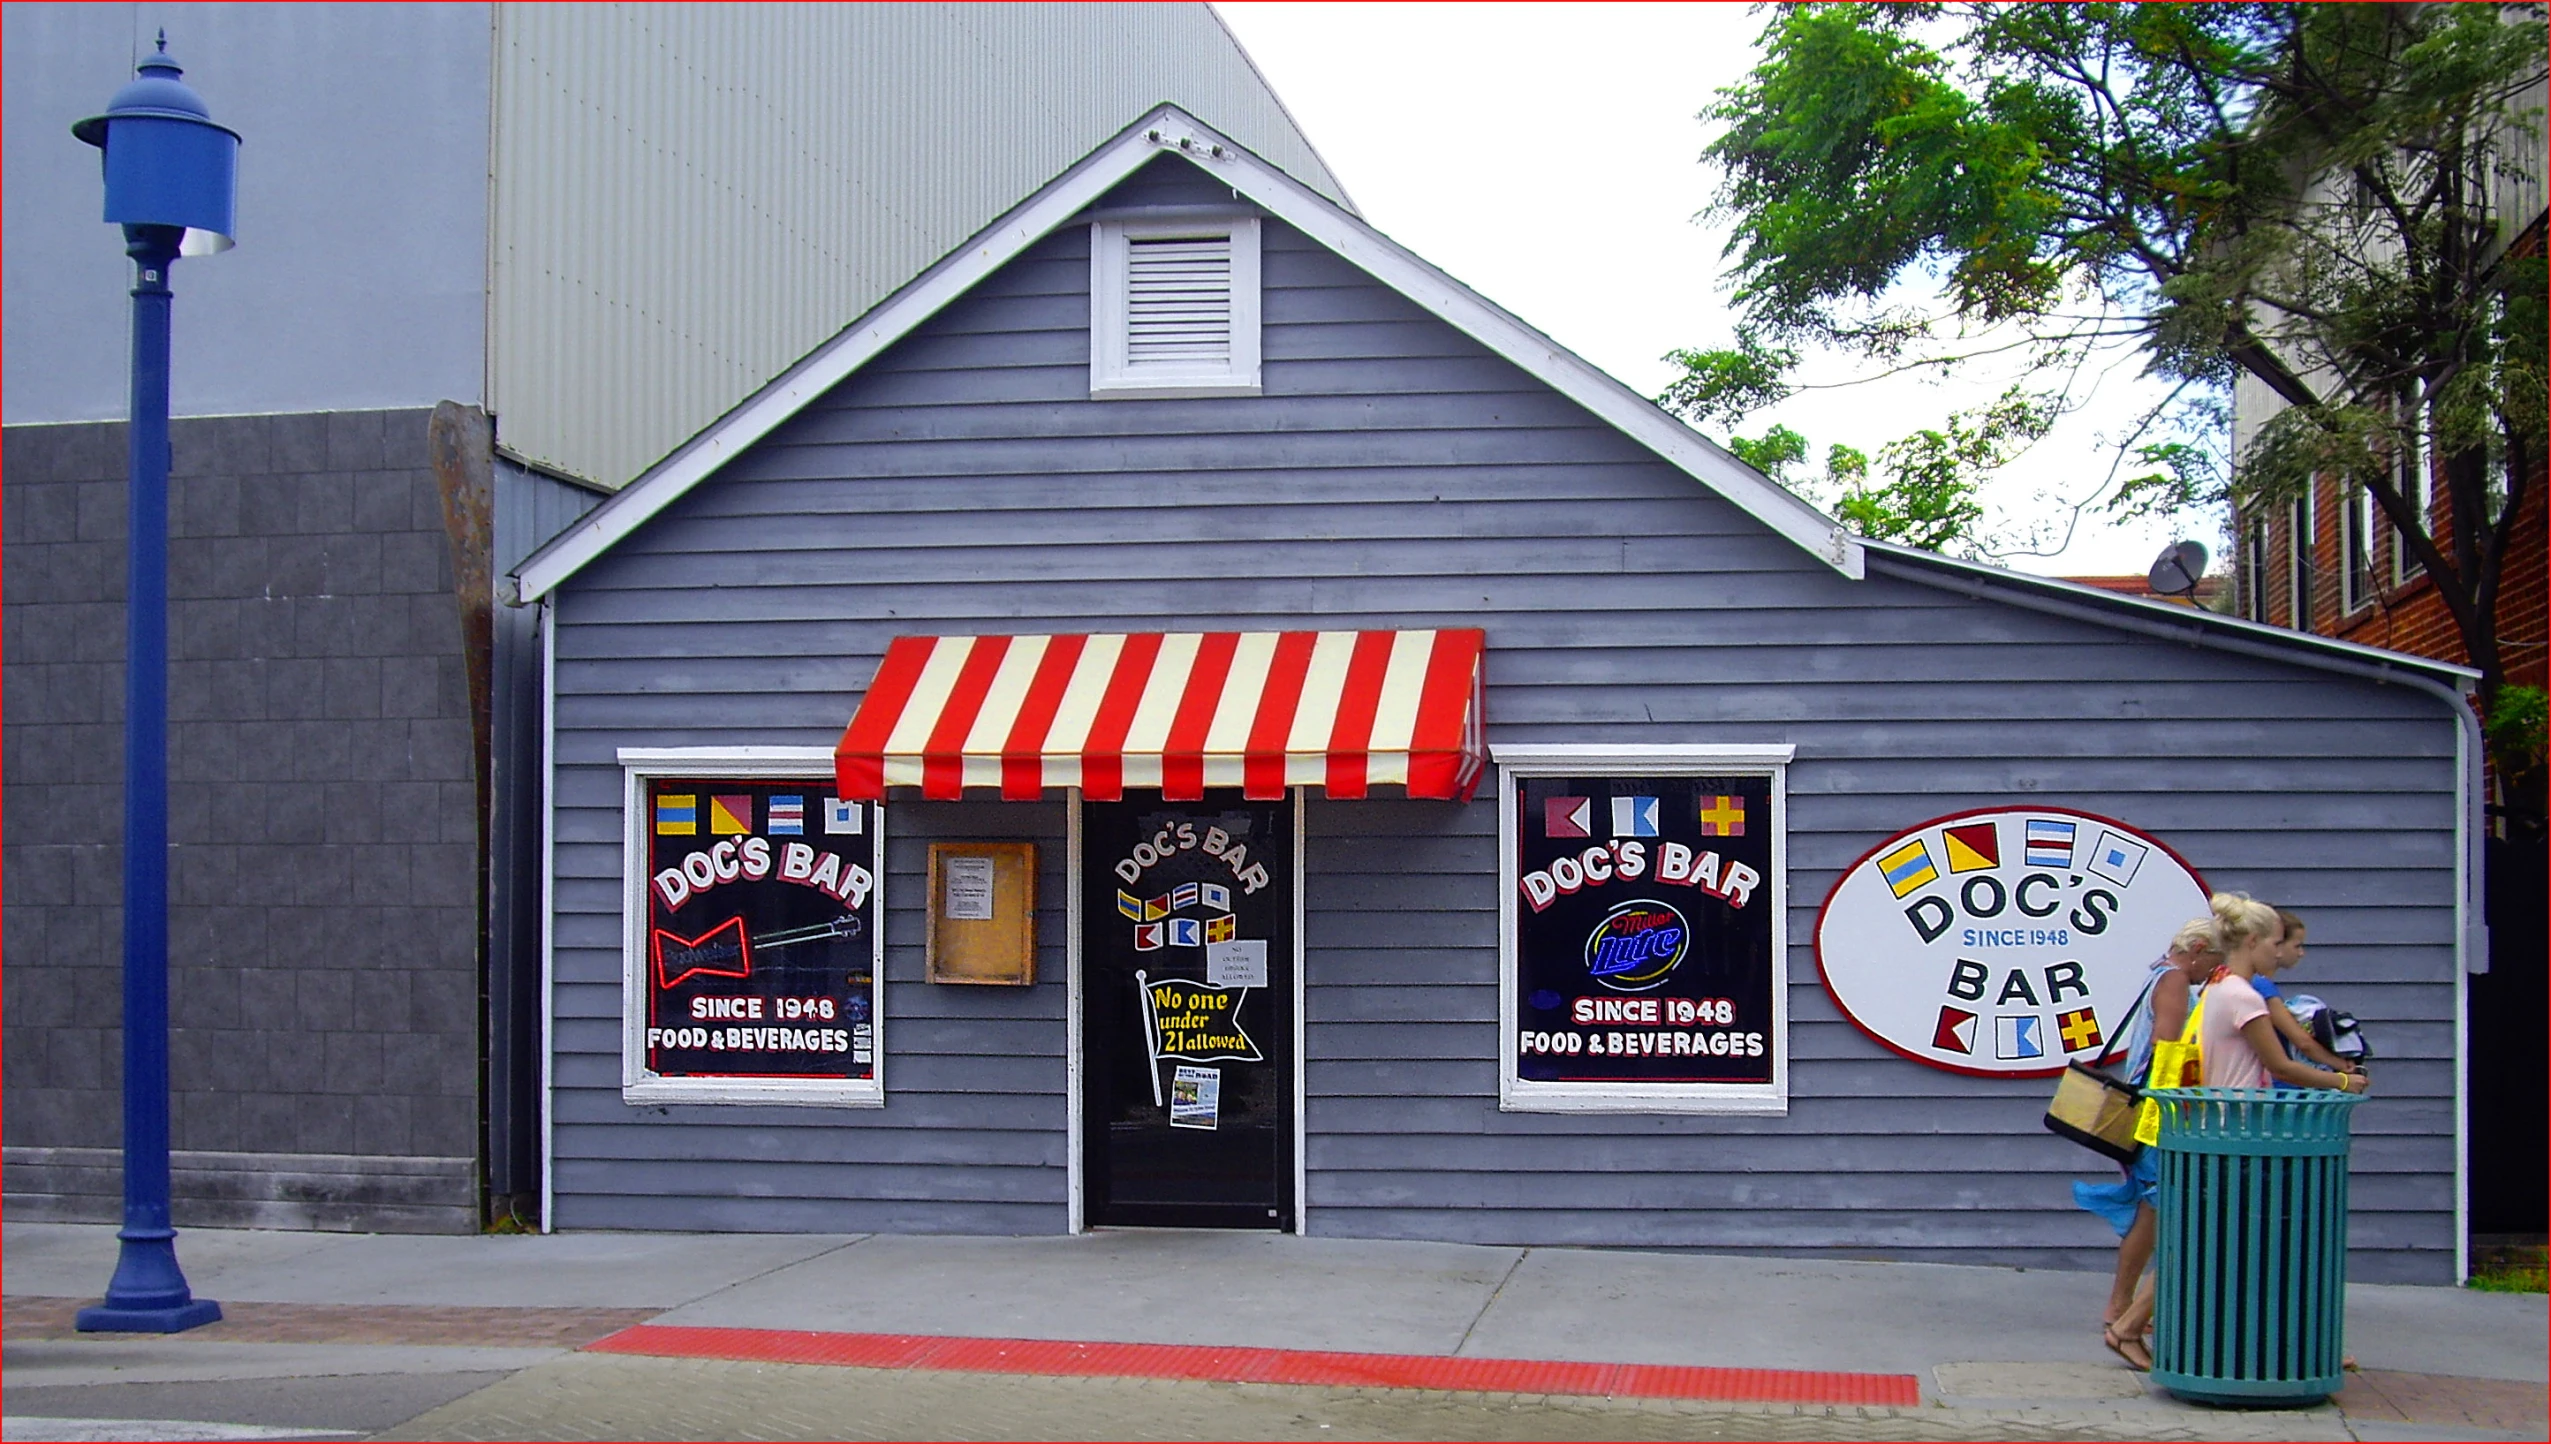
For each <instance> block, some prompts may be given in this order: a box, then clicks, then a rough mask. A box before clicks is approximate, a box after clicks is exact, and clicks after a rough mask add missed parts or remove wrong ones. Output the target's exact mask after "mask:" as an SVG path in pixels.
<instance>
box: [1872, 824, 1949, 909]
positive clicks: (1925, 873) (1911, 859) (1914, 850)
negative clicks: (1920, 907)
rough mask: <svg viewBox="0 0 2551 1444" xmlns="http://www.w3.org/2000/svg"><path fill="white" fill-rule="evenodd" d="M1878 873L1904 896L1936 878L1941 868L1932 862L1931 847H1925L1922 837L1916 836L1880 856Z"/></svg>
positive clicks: (1889, 887)
mask: <svg viewBox="0 0 2551 1444" xmlns="http://www.w3.org/2000/svg"><path fill="white" fill-rule="evenodd" d="M1878 874H1879V876H1881V877H1884V878H1885V879H1886V880H1887V887H1888V889H1889V890H1891V891H1892V892H1894V893H1895V895H1896V896H1897V897H1903V896H1905V895H1906V894H1907V893H1910V892H1912V891H1913V890H1914V889H1915V888H1918V887H1920V886H1922V885H1923V884H1924V883H1928V882H1932V881H1934V880H1936V879H1937V878H1938V877H1939V876H1940V869H1939V868H1938V867H1936V866H1934V865H1933V864H1932V862H1931V849H1929V848H1927V847H1924V846H1923V845H1922V839H1921V838H1918V837H1916V838H1911V839H1908V840H1907V841H1906V842H1905V845H1904V846H1902V847H1899V848H1897V849H1896V850H1895V851H1893V852H1891V853H1888V854H1887V855H1886V856H1884V857H1882V858H1879V859H1878Z"/></svg>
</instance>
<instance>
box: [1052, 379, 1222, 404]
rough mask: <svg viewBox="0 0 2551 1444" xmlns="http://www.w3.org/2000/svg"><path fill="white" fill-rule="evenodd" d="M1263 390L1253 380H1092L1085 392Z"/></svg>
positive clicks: (1129, 397) (1137, 395)
mask: <svg viewBox="0 0 2551 1444" xmlns="http://www.w3.org/2000/svg"><path fill="white" fill-rule="evenodd" d="M1263 394H1264V390H1263V388H1261V387H1260V386H1259V385H1258V383H1257V382H1255V381H1202V380H1194V379H1188V380H1179V381H1093V382H1091V383H1090V387H1089V396H1090V400H1092V401H1145V400H1151V399H1154V398H1170V397H1179V396H1258V395H1263Z"/></svg>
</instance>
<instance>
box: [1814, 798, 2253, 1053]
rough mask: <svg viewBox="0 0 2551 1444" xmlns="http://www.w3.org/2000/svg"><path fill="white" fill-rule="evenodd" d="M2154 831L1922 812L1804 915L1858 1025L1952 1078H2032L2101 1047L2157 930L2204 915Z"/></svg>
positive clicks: (2136, 983)
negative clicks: (1811, 916)
mask: <svg viewBox="0 0 2551 1444" xmlns="http://www.w3.org/2000/svg"><path fill="white" fill-rule="evenodd" d="M2206 896H2207V888H2206V883H2205V879H2204V878H2202V877H2200V876H2198V875H2197V871H2196V869H2194V868H2192V867H2190V866H2188V864H2187V862H2186V861H2185V860H2184V859H2182V858H2181V857H2180V856H2179V855H2178V854H2177V853H2175V852H2173V851H2171V850H2170V848H2169V846H2168V845H2167V844H2165V843H2163V842H2162V841H2161V840H2160V839H2158V838H2155V837H2152V836H2149V835H2147V834H2145V833H2142V832H2138V831H2136V830H2135V829H2134V828H2131V827H2129V826H2127V825H2126V824H2124V823H2122V822H2117V821H2114V820H2111V819H2109V818H2105V817H2100V816H2097V815H2095V814H2092V813H2087V812H2074V811H2070V810H2068V809H2065V808H2060V807H2013V808H1995V809H1991V810H1987V811H1979V812H1961V813H1957V814H1955V815H1953V816H1949V817H1939V818H1933V819H1932V820H1931V821H1929V822H1926V823H1923V824H1921V825H1920V826H1918V827H1912V828H1908V829H1906V830H1905V831H1903V832H1900V833H1897V834H1896V835H1895V836H1893V837H1891V838H1888V839H1887V840H1886V841H1884V842H1882V843H1879V844H1878V845H1877V846H1876V847H1873V848H1871V849H1869V851H1868V852H1866V853H1864V854H1862V855H1861V857H1860V860H1859V861H1858V862H1855V863H1853V864H1852V865H1851V866H1850V867H1849V868H1848V869H1846V870H1845V871H1844V872H1843V875H1842V878H1841V880H1840V881H1838V882H1836V883H1835V884H1834V888H1833V891H1832V892H1830V893H1828V894H1827V895H1826V897H1825V905H1824V908H1823V910H1822V911H1821V912H1819V913H1818V914H1817V917H1816V963H1817V967H1818V969H1819V971H1821V972H1822V973H1823V975H1824V980H1825V989H1826V991H1827V992H1829V993H1831V994H1832V995H1833V1000H1834V1004H1835V1006H1836V1007H1839V1008H1840V1009H1842V1014H1843V1016H1844V1017H1846V1018H1848V1019H1850V1020H1851V1021H1852V1023H1854V1024H1855V1025H1857V1026H1858V1027H1859V1028H1860V1030H1861V1031H1862V1032H1865V1033H1867V1034H1868V1035H1869V1036H1871V1037H1873V1038H1875V1039H1877V1040H1878V1041H1879V1042H1880V1043H1883V1044H1885V1045H1886V1046H1887V1047H1889V1048H1892V1049H1894V1050H1895V1051H1896V1052H1898V1053H1901V1054H1903V1055H1904V1056H1906V1057H1908V1058H1911V1059H1913V1060H1914V1061H1915V1062H1917V1063H1928V1064H1930V1065H1931V1066H1932V1067H1934V1068H1945V1069H1947V1070H1949V1071H1950V1072H1953V1073H1970V1074H1977V1075H1982V1076H1986V1077H2014V1078H2039V1077H2047V1076H2051V1075H2053V1074H2055V1073H2058V1072H2061V1071H2062V1070H2063V1067H2064V1064H2065V1062H2066V1060H2068V1059H2073V1058H2079V1059H2082V1060H2084V1061H2092V1060H2096V1059H2099V1058H2102V1057H2105V1056H2107V1055H2109V1054H2110V1053H2112V1052H2114V1051H2115V1049H2116V1046H2117V1038H2116V1036H2115V1035H2116V1034H2118V1033H2119V1032H2120V1031H2121V1028H2120V1025H2121V1024H2122V1023H2123V1022H2124V1021H2125V1013H2126V1010H2127V1009H2128V1008H2129V1007H2131V1006H2132V1005H2133V1004H2134V1001H2135V997H2136V995H2137V994H2138V993H2140V992H2141V991H2142V989H2143V981H2144V974H2145V971H2146V969H2147V968H2148V967H2149V965H2150V964H2151V963H2152V962H2153V961H2154V960H2155V959H2157V958H2159V957H2160V956H2161V955H2162V953H2163V952H2164V951H2165V950H2166V949H2167V948H2168V947H2169V945H2170V935H2171V934H2172V933H2174V932H2176V931H2178V929H2179V925H2180V924H2181V923H2184V922H2186V921H2188V920H2189V919H2191V918H2199V917H2204V916H2205V915H2206Z"/></svg>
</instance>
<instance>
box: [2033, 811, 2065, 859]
mask: <svg viewBox="0 0 2551 1444" xmlns="http://www.w3.org/2000/svg"><path fill="white" fill-rule="evenodd" d="M2028 865H2029V866H2030V867H2071V866H2072V865H2073V825H2072V824H2071V823H2069V822H2058V821H2056V820H2055V819H2054V818H2051V817H2032V818H2030V819H2029V820H2028Z"/></svg>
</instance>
